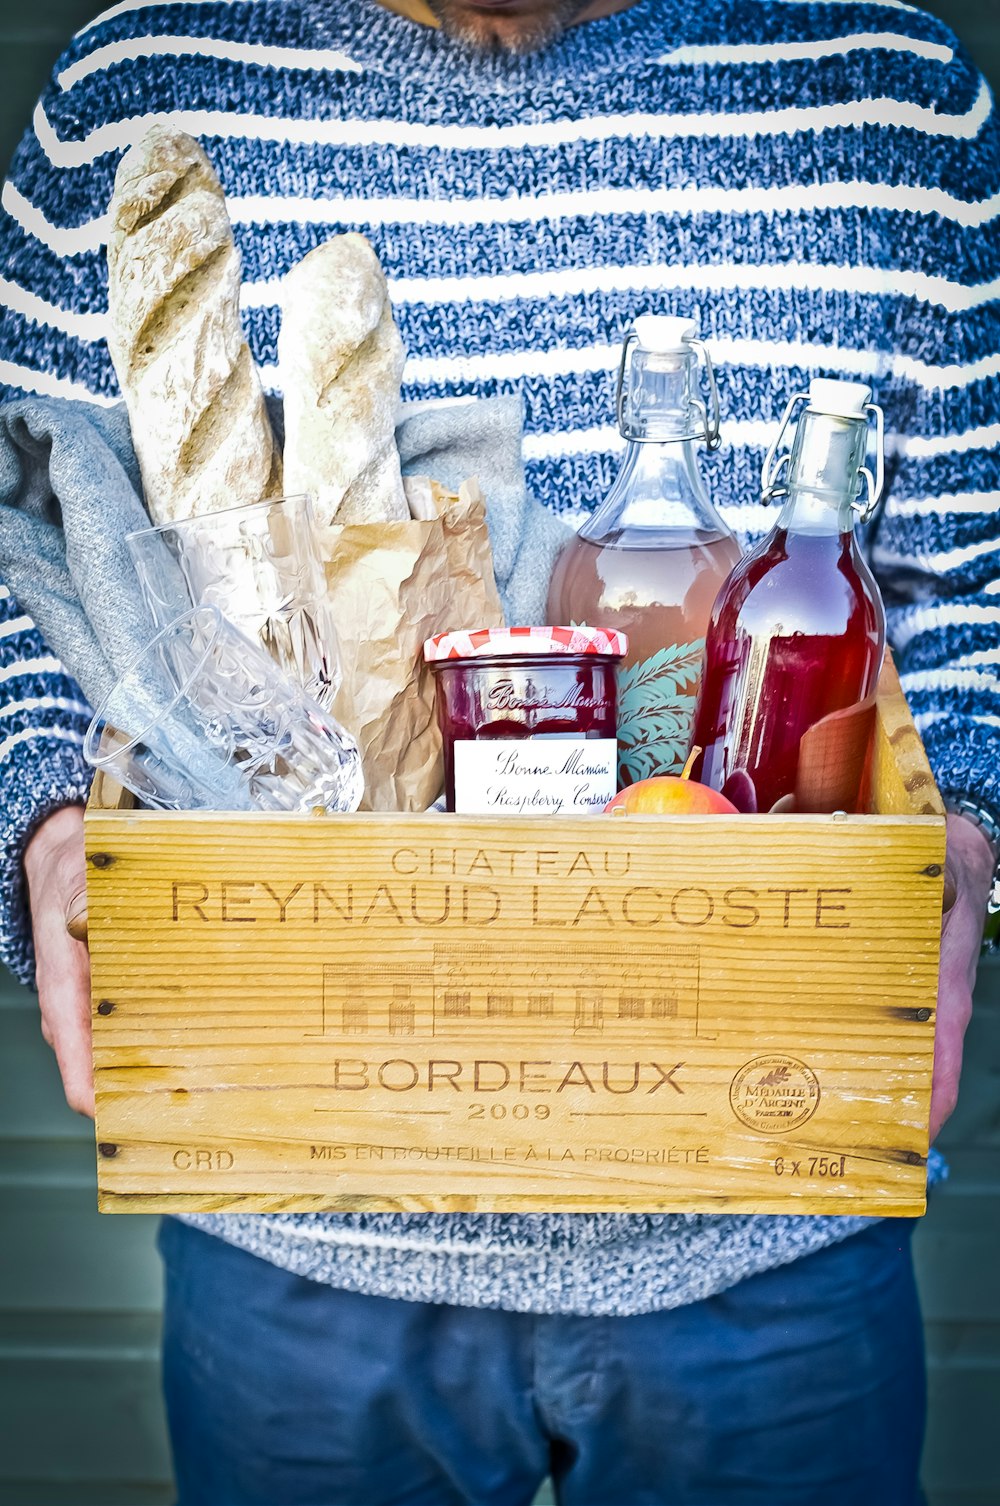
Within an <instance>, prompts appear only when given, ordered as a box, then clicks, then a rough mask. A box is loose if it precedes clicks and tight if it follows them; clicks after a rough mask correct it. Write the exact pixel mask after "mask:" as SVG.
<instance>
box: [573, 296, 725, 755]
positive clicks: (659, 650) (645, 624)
mask: <svg viewBox="0 0 1000 1506" xmlns="http://www.w3.org/2000/svg"><path fill="white" fill-rule="evenodd" d="M694 332H695V331H694V325H693V324H691V323H690V322H689V321H687V320H685V319H674V318H670V317H668V316H665V315H653V314H647V315H643V316H642V317H641V318H639V319H637V320H636V321H635V325H634V328H633V329H631V330H630V331H629V332H628V334H627V335H626V337H625V344H624V348H623V350H622V360H621V368H620V371H619V377H618V397H617V404H616V407H617V416H618V428H619V430H620V432H621V434H622V435H623V437H624V438H625V439H626V440H628V447H627V449H626V451H625V458H624V459H623V461H622V464H621V469H620V470H619V472H618V475H617V476H616V477H615V480H614V484H613V485H612V487H611V490H610V492H609V493H608V496H607V498H606V499H605V501H604V502H603V503H602V504H601V506H600V507H599V508H597V510H596V511H595V512H594V513H593V515H592V516H591V517H590V518H588V520H587V521H586V523H585V524H584V525H583V527H582V528H581V529H580V531H579V533H578V534H577V535H576V536H575V537H574V538H573V539H571V540H570V541H569V543H568V544H566V546H565V548H564V549H563V551H562V553H561V554H560V556H559V558H558V559H557V560H556V564H555V569H554V570H553V573H552V581H551V584H550V587H549V599H548V619H549V622H552V623H589V624H590V625H591V626H593V627H600V628H617V629H619V630H620V631H623V632H625V633H627V635H628V640H629V650H628V655H627V658H626V659H625V662H624V664H623V666H622V667H621V669H620V670H619V672H618V775H619V780H620V782H621V783H622V784H634V783H635V782H636V781H638V780H640V779H648V778H650V777H651V776H653V775H655V774H674V773H677V772H678V771H679V770H680V768H681V767H682V765H683V763H684V760H685V757H686V756H687V748H688V741H689V735H690V731H691V718H692V716H693V715H694V705H695V695H696V692H697V689H698V676H699V674H700V671H701V661H702V651H703V649H704V643H705V629H706V628H707V626H708V619H709V614H710V612H711V610H712V603H713V602H714V600H715V598H716V595H717V594H718V590H719V587H720V586H721V585H722V582H723V581H724V580H725V578H726V576H727V575H728V574H729V571H730V570H731V569H732V567H733V566H734V565H735V563H736V561H737V560H738V559H739V556H740V551H739V545H738V544H737V542H736V540H735V539H734V538H733V535H732V534H731V533H730V531H729V529H728V528H727V527H726V525H725V523H723V521H722V519H721V518H720V517H719V515H718V513H717V512H716V511H715V509H714V508H713V506H712V504H711V503H710V501H709V500H708V497H707V495H706V493H705V488H704V486H703V484H702V480H701V476H700V474H699V470H698V454H697V450H696V445H697V444H698V443H699V442H701V443H703V444H706V445H707V446H708V448H709V449H712V450H714V449H717V448H718V445H719V399H718V392H717V389H716V386H715V378H714V375H713V372H712V363H711V360H710V358H709V355H708V352H707V351H706V350H705V348H704V346H703V345H702V344H701V342H700V341H698V340H695V338H694ZM699 355H700V356H701V359H702V361H703V362H704V366H705V372H706V378H707V383H708V403H707V404H706V403H705V402H704V401H703V400H702V398H701V396H700V394H699V380H700V379H699Z"/></svg>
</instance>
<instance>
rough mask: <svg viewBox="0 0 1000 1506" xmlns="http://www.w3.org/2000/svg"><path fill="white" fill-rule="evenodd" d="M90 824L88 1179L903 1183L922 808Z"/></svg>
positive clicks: (634, 1191)
mask: <svg viewBox="0 0 1000 1506" xmlns="http://www.w3.org/2000/svg"><path fill="white" fill-rule="evenodd" d="M88 832H89V838H88V844H89V856H90V940H91V950H92V955H93V967H94V999H95V1013H94V1027H95V1033H94V1040H95V1061H96V1069H97V1090H98V1140H99V1142H100V1154H99V1172H100V1184H101V1189H102V1197H103V1206H105V1207H107V1208H130V1209H140V1208H141V1209H151V1208H162V1209H171V1208H172V1209H174V1210H178V1209H184V1208H187V1209H196V1208H201V1209H209V1208H226V1207H244V1208H252V1209H259V1210H265V1209H277V1208H285V1209H311V1208H312V1209H314V1208H329V1209H358V1208H387V1209H393V1208H410V1209H421V1208H424V1209H446V1210H447V1209H456V1210H458V1209H483V1210H486V1209H493V1210H499V1211H504V1210H513V1209H530V1208H536V1209H549V1210H567V1211H572V1210H583V1209H597V1208H606V1209H647V1210H653V1209H661V1210H663V1209H689V1210H690V1209H700V1210H715V1209H719V1208H729V1209H740V1210H747V1211H759V1212H766V1211H773V1210H794V1211H803V1212H805V1211H812V1210H824V1211H827V1212H833V1211H838V1210H844V1211H847V1210H855V1211H859V1210H870V1211H878V1212H884V1213H888V1212H910V1213H912V1212H919V1211H920V1210H921V1209H922V1208H923V1204H924V1158H925V1154H926V1149H927V1144H926V1141H927V1134H926V1124H927V1114H928V1097H929V1086H930V1071H931V1062H932V1055H933V1039H934V1008H935V995H936V979H937V964H938V949H937V942H936V937H937V931H938V919H939V915H940V905H941V871H940V864H941V861H942V857H943V823H942V822H941V821H940V820H937V819H934V818H928V819H919V818H918V819H914V818H909V819H905V820H899V819H893V818H872V817H857V818H855V817H834V818H817V817H763V818H756V817H741V818H739V820H738V821H730V820H727V819H722V818H716V819H705V818H701V819H698V818H690V817H689V818H680V819H678V818H673V819H670V820H660V819H655V818H645V819H643V818H638V819H637V818H628V819H625V820H622V819H617V820H613V819H608V820H601V819H600V818H584V819H579V820H573V821H569V820H567V821H560V822H558V823H555V824H550V823H548V822H544V821H540V820H534V821H532V820H523V821H511V822H507V823H504V826H503V828H502V831H501V829H499V828H498V824H497V823H496V822H491V821H489V820H481V819H478V818H465V817H439V816H414V817H399V816H377V815H374V816H373V815H367V816H364V817H348V818H337V817H335V818H318V819H312V818H308V817H305V818H285V817H270V816H252V817H244V816H239V817H230V816H221V815H220V816H184V815H179V816H175V815H164V814H159V813H150V812H128V811H115V812H99V811H97V812H91V814H90V815H89V816H88Z"/></svg>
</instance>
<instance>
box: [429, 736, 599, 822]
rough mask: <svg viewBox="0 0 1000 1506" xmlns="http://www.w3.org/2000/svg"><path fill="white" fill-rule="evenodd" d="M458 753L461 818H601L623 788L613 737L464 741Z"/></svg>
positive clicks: (457, 797) (457, 747) (458, 744)
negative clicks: (619, 787) (619, 776)
mask: <svg viewBox="0 0 1000 1506" xmlns="http://www.w3.org/2000/svg"><path fill="white" fill-rule="evenodd" d="M454 752H455V810H456V811H457V812H458V813H459V814H460V815H465V816H483V815H490V816H587V815H596V814H597V813H599V812H600V811H602V810H603V809H604V807H605V806H606V805H607V803H608V801H609V800H610V799H611V797H612V796H613V795H614V793H615V791H616V790H617V788H618V743H617V742H616V740H615V739H614V738H613V737H526V738H518V739H517V740H516V741H515V740H512V739H509V738H501V739H483V740H481V741H478V742H473V741H470V740H468V739H460V740H458V741H456V743H455V745H454Z"/></svg>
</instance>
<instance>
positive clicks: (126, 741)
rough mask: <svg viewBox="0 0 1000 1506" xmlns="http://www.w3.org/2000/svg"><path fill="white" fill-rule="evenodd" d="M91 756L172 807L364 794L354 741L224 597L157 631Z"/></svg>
mask: <svg viewBox="0 0 1000 1506" xmlns="http://www.w3.org/2000/svg"><path fill="white" fill-rule="evenodd" d="M84 755H85V757H86V759H87V761H88V763H90V764H92V765H93V766H94V767H95V768H97V769H101V770H103V771H104V772H106V773H108V774H110V775H111V776H112V778H114V779H116V780H117V781H118V782H119V784H123V785H125V786H126V788H127V789H130V790H131V791H132V792H133V794H135V795H138V796H139V798H140V799H141V800H142V801H144V802H145V803H146V804H147V805H154V806H159V807H160V808H161V809H165V810H198V809H201V810H268V811H309V810H315V809H317V808H318V809H322V810H326V811H353V810H356V809H357V807H358V805H359V804H360V802H361V797H362V794H363V792H364V778H363V775H362V771H361V760H360V757H359V755H358V750H357V747H356V745H355V743H354V740H353V739H352V738H351V737H349V736H348V734H347V733H346V732H344V731H343V729H342V728H341V727H339V726H338V725H337V723H336V722H335V721H334V720H333V719H332V717H330V716H329V715H328V714H327V713H326V712H325V711H323V709H322V708H321V707H320V706H318V705H317V704H316V703H315V701H312V700H310V699H309V697H308V696H307V695H306V694H305V692H304V691H303V690H302V688H301V686H299V685H297V684H295V683H294V681H292V680H290V679H289V678H288V677H287V675H284V674H282V673H281V671H280V670H279V669H278V668H277V666H276V665H275V664H274V662H273V660H272V659H270V658H269V656H268V655H267V654H266V653H265V652H264V651H263V649H261V648H260V647H258V645H256V644H254V643H251V642H250V641H249V639H247V638H245V637H244V636H243V634H242V633H240V632H239V631H238V630H237V629H236V628H235V627H234V626H233V625H232V623H230V622H228V621H227V620H226V619H225V618H224V617H223V616H222V614H221V612H220V611H219V610H218V608H217V607H196V608H194V609H193V610H191V609H189V610H188V611H187V612H186V613H184V615H183V616H181V617H179V618H177V619H176V620H175V621H174V622H172V623H171V624H170V625H169V626H168V627H166V628H164V629H163V630H162V631H161V632H160V633H158V634H157V636H156V637H155V638H154V639H153V641H152V643H150V644H149V646H148V647H147V648H146V649H145V650H144V651H143V653H142V654H141V656H140V657H139V658H138V659H137V660H136V661H135V663H134V664H133V665H132V666H131V668H130V669H129V670H128V671H127V672H126V673H125V674H124V675H123V676H122V678H121V679H120V680H119V681H118V683H117V684H116V685H115V686H114V688H113V690H112V691H111V693H110V695H109V696H108V697H107V699H106V700H105V702H104V704H103V705H102V706H101V707H100V709H99V710H98V711H97V712H96V714H95V716H94V719H93V721H92V722H91V724H90V727H89V728H88V731H87V736H86V739H85V742H84Z"/></svg>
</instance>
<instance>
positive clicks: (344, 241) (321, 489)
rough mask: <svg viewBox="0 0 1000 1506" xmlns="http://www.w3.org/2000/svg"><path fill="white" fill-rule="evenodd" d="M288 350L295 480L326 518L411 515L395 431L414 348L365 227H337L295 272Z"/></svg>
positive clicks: (325, 522) (287, 293)
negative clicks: (407, 343) (360, 230)
mask: <svg viewBox="0 0 1000 1506" xmlns="http://www.w3.org/2000/svg"><path fill="white" fill-rule="evenodd" d="M278 359H279V362H280V366H281V381H282V387H283V389H284V394H285V486H286V488H287V490H288V491H289V492H290V493H293V492H311V493H312V494H313V497H314V498H315V501H316V515H317V519H318V521H319V523H320V525H321V527H324V526H329V525H330V524H332V523H337V524H340V523H371V522H386V521H396V520H399V521H402V520H404V519H407V518H409V516H410V512H409V508H408V507H407V505H406V497H405V495H404V493H403V483H402V478H401V476H400V471H399V455H398V452H397V450H396V441H395V427H396V414H397V410H398V407H399V386H400V380H401V378H402V374H403V362H404V360H405V352H404V350H403V343H402V341H401V340H400V338H399V332H398V330H397V329H396V326H395V323H394V322H393V317H392V309H391V307H390V305H389V293H388V289H387V288H386V283H385V276H384V274H383V272H382V268H381V266H380V265H379V260H378V257H377V256H376V254H375V252H374V250H373V249H372V247H371V246H370V245H369V243H368V242H367V241H366V240H365V238H364V236H362V235H353V234H352V235H338V236H334V237H333V238H332V239H331V240H328V241H326V242H325V243H324V244H323V245H322V246H317V248H316V250H315V251H310V252H309V255H308V256H306V257H304V258H303V260H302V261H300V262H299V263H298V265H297V266H295V267H293V268H292V270H291V271H290V272H289V273H288V275H287V276H286V277H285V280H284V284H283V294H282V318H281V334H280V337H279V340H278Z"/></svg>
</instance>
